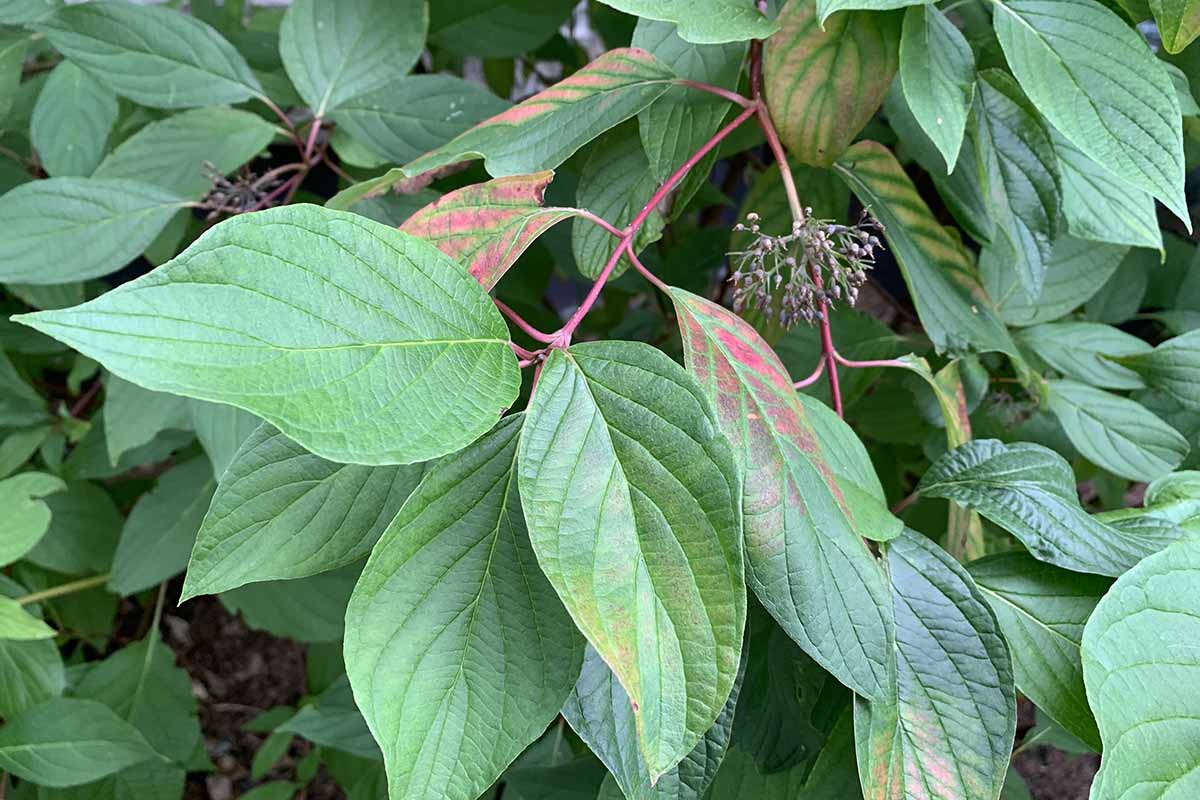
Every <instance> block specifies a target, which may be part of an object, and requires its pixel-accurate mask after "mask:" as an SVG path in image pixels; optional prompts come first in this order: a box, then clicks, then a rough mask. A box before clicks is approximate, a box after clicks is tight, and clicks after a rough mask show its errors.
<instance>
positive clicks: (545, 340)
mask: <svg viewBox="0 0 1200 800" xmlns="http://www.w3.org/2000/svg"><path fill="white" fill-rule="evenodd" d="M492 302H493V303H495V304H496V308H498V309H500V313H501V314H503V315H504V316H506V317H508V318H509V320H510V321H511V322H512V324H514V325H516V326H517V327H518V328H520V329H521V332H522V333H524V334H525V335H526V336H528V337H529V338H530V339H533V340H535V341H538V342H541V343H542V344H549V343H550V342H552V341H554V336H553V334H549V333H542V332H541V331H539V330H538V329H537V328H535V327H533V326H532V325H530V324H529V323H528V322H526V321H525V318H524V317H522V316H521V315H520V314H518V313H517V312H516V311H513V310H512V309H511V308H510V307H509V306H508V304H507V303H505V302H504V301H503V300H501V299H500V298H498V297H493V298H492Z"/></svg>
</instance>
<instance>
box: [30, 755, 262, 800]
mask: <svg viewBox="0 0 1200 800" xmlns="http://www.w3.org/2000/svg"><path fill="white" fill-rule="evenodd" d="M186 782H187V773H186V772H185V771H184V770H183V768H182V767H176V766H174V765H172V764H168V763H166V762H164V761H159V760H154V761H143V762H142V763H140V764H135V765H134V766H132V767H126V768H125V769H123V770H121V771H120V772H118V773H117V774H116V775H111V776H109V777H107V778H104V779H103V780H100V781H96V782H94V783H86V784H83V785H81V786H73V787H70V788H66V789H47V788H46V787H44V786H42V787H38V794H37V800H179V798H180V797H181V796H182V795H183V792H184V784H185V783H186ZM243 796H244V795H243Z"/></svg>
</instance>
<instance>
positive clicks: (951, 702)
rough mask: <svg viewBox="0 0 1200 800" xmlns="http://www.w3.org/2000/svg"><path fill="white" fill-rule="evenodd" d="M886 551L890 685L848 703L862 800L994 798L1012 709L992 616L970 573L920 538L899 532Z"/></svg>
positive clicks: (1008, 749)
mask: <svg viewBox="0 0 1200 800" xmlns="http://www.w3.org/2000/svg"><path fill="white" fill-rule="evenodd" d="M887 552H888V564H889V567H890V571H891V579H892V597H893V606H894V608H895V613H896V652H895V655H894V658H895V673H894V675H895V677H894V680H895V684H894V687H893V690H892V691H893V692H894V694H893V695H892V696H891V697H889V698H888V699H887V700H881V701H873V702H867V701H865V700H862V699H861V698H855V707H854V712H855V713H854V732H855V744H856V750H857V752H858V767H859V775H860V776H861V778H862V785H863V795H864V796H865V797H866V798H868V800H882V799H883V798H893V797H902V798H914V799H915V798H921V797H927V796H939V797H963V798H966V797H970V798H979V800H983V799H984V798H994V797H997V796H998V795H999V793H1000V788H1001V786H1003V784H1004V775H1005V773H1006V772H1007V771H1008V760H1009V757H1010V756H1011V755H1012V742H1013V736H1014V734H1015V733H1016V728H1017V708H1016V692H1015V691H1014V689H1013V675H1012V662H1011V660H1010V657H1009V650H1008V646H1007V645H1006V644H1005V641H1004V637H1003V636H1001V634H1000V628H999V625H998V624H997V622H996V617H995V615H994V614H993V613H992V611H991V609H990V608H989V607H988V605H987V602H986V601H985V599H984V597H983V594H982V593H981V592H980V591H979V589H978V587H976V586H975V582H974V581H973V580H971V576H970V574H968V573H967V571H966V570H965V569H963V568H962V566H960V565H959V563H958V562H957V561H955V560H954V559H953V558H951V557H950V556H949V555H948V554H947V553H946V552H945V551H943V550H941V549H940V548H939V547H938V546H937V545H935V544H934V543H933V542H931V541H929V540H928V539H926V538H925V537H924V536H922V535H921V534H919V533H916V532H914V531H911V530H910V531H906V532H905V533H904V535H903V536H901V537H900V538H898V539H896V540H895V541H894V542H891V543H889V544H888V545H887ZM934 787H936V788H934Z"/></svg>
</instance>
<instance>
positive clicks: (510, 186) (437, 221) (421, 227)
mask: <svg viewBox="0 0 1200 800" xmlns="http://www.w3.org/2000/svg"><path fill="white" fill-rule="evenodd" d="M552 180H554V173H553V172H550V171H546V172H538V173H534V174H533V175H513V176H511V177H507V178H496V179H495V180H490V181H486V182H484V183H476V184H471V185H470V186H464V187H463V188H461V189H456V190H455V191H453V192H449V193H447V194H444V195H442V196H441V197H440V198H439V199H438V200H436V201H434V202H433V203H430V204H429V205H427V206H425V207H424V208H422V209H421V210H420V211H417V212H416V213H415V214H413V215H412V216H411V217H409V218H408V219H407V220H405V221H404V224H403V225H401V226H400V230H402V231H404V232H405V233H410V234H412V235H413V236H417V237H419V238H421V239H424V240H425V241H427V242H430V243H431V244H433V245H435V246H436V247H437V249H439V250H441V251H442V252H443V253H445V254H446V255H448V256H450V257H451V258H453V259H454V260H455V261H457V262H458V263H460V264H462V265H463V266H464V267H466V268H467V270H468V271H469V272H470V273H471V274H472V275H474V276H475V279H476V280H477V281H479V283H480V285H482V286H483V288H484V290H491V288H492V287H493V286H495V285H496V283H497V282H499V280H500V279H501V278H502V277H504V273H506V272H508V268H509V267H511V266H512V265H513V264H514V263H516V261H517V259H518V258H520V257H521V254H522V253H524V252H525V250H526V249H527V248H528V247H529V246H530V245H531V244H533V242H534V240H535V239H537V238H538V237H539V236H541V235H542V234H543V233H545V232H546V231H548V230H550V228H552V227H554V225H555V224H557V223H558V222H561V221H562V220H564V219H567V218H568V217H571V216H574V215H575V214H576V213H577V210H576V209H574V208H557V207H550V208H546V207H544V203H545V201H546V187H547V186H549V185H550V181H552ZM605 235H606V236H607V234H605Z"/></svg>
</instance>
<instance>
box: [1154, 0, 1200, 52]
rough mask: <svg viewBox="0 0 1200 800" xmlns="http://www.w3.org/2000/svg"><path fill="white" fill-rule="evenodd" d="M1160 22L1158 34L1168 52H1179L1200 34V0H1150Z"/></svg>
mask: <svg viewBox="0 0 1200 800" xmlns="http://www.w3.org/2000/svg"><path fill="white" fill-rule="evenodd" d="M1150 10H1151V11H1152V12H1154V21H1155V22H1157V23H1158V34H1159V36H1160V37H1162V43H1163V47H1164V48H1165V49H1166V51H1167V52H1168V53H1179V52H1182V51H1183V48H1185V47H1187V46H1188V45H1189V44H1191V43H1192V42H1193V41H1194V40H1195V38H1196V37H1197V36H1200V2H1197V0H1150Z"/></svg>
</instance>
